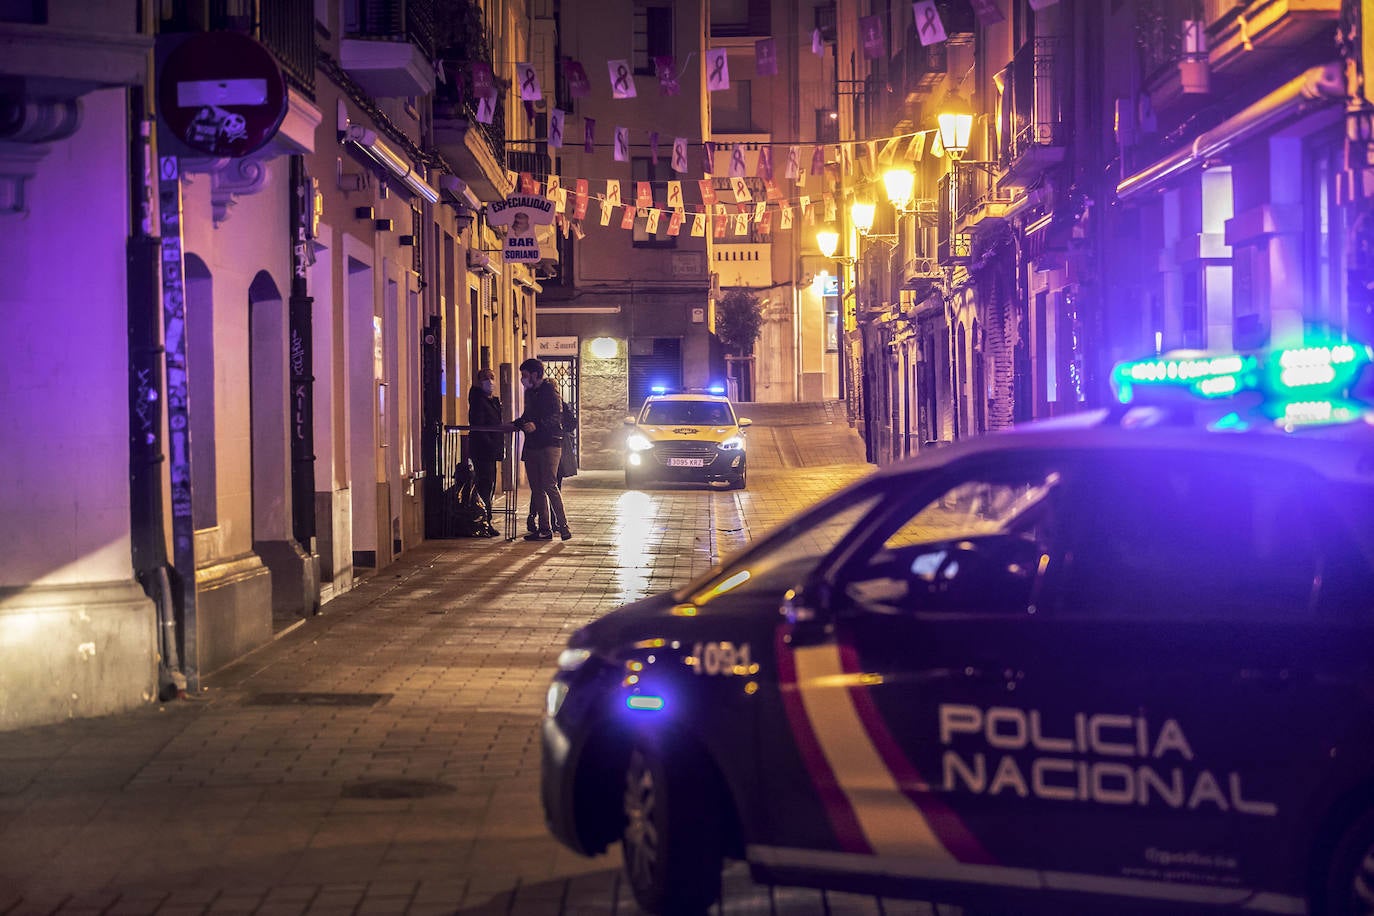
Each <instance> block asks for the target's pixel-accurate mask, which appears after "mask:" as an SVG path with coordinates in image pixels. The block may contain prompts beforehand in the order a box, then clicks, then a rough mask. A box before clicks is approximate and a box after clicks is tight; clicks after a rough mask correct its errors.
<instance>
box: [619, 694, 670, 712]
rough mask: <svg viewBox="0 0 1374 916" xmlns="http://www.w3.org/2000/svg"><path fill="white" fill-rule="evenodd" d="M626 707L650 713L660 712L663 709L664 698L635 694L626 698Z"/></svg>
mask: <svg viewBox="0 0 1374 916" xmlns="http://www.w3.org/2000/svg"><path fill="white" fill-rule="evenodd" d="M625 705H626V707H628V708H630V709H642V710H647V711H649V712H658V711H659V710H661V709H663V697H651V696H645V695H643V694H635V695H633V696H628V697H626V698H625Z"/></svg>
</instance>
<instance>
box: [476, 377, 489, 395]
mask: <svg viewBox="0 0 1374 916" xmlns="http://www.w3.org/2000/svg"><path fill="white" fill-rule="evenodd" d="M477 384H478V385H479V386H481V388H482V390H483V391H485V392H486V393H487V394H491V379H489V378H484V379H482V381H480V382H478V383H477Z"/></svg>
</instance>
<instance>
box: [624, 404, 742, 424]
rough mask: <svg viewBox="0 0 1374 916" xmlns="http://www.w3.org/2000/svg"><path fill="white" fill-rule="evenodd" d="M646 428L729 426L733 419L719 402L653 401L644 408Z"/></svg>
mask: <svg viewBox="0 0 1374 916" xmlns="http://www.w3.org/2000/svg"><path fill="white" fill-rule="evenodd" d="M640 422H641V423H644V424H646V425H648V426H679V425H684V424H690V425H693V426H729V425H731V424H733V423H734V422H735V421H734V418H733V417H731V416H730V408H729V407H727V406H726V405H725V404H722V403H720V402H719V401H654V402H653V403H651V404H649V405H648V406H647V407H645V408H644V419H642V420H640Z"/></svg>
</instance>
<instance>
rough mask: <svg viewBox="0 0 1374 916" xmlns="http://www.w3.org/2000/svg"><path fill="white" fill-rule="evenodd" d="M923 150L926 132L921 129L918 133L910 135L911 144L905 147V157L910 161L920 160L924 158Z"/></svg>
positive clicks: (924, 148) (924, 150) (924, 149)
mask: <svg viewBox="0 0 1374 916" xmlns="http://www.w3.org/2000/svg"><path fill="white" fill-rule="evenodd" d="M925 152H926V132H925V131H921V132H920V133H919V134H913V135H912V137H911V144H910V145H909V146H907V148H906V158H907V159H910V160H911V161H912V162H920V161H921V159H922V158H924V156H925Z"/></svg>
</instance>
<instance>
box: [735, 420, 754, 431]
mask: <svg viewBox="0 0 1374 916" xmlns="http://www.w3.org/2000/svg"><path fill="white" fill-rule="evenodd" d="M737 425H738V426H739V428H740V429H744V427H746V426H753V425H754V421H753V420H751V419H749V418H748V417H740V418H739V422H738V424H737Z"/></svg>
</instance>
